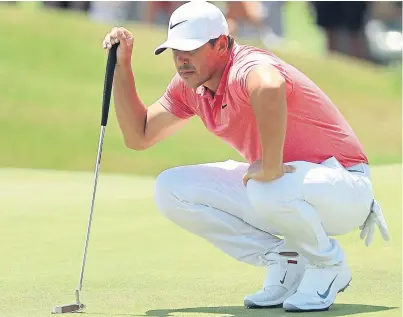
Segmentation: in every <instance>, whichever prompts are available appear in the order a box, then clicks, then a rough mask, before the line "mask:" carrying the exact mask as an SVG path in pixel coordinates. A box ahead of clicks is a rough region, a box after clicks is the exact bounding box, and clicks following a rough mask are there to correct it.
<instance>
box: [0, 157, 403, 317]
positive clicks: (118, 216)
mask: <svg viewBox="0 0 403 317" xmlns="http://www.w3.org/2000/svg"><path fill="white" fill-rule="evenodd" d="M101 169H102V168H101ZM373 180H374V186H375V191H376V195H377V198H378V200H379V202H380V203H381V205H382V206H383V208H384V212H385V216H386V217H387V221H388V224H389V227H390V231H391V237H392V240H391V241H390V242H389V243H385V242H383V241H382V240H381V238H380V235H379V233H378V232H377V235H376V239H375V242H374V244H373V245H372V246H371V247H370V248H366V247H365V246H364V243H363V241H361V240H359V238H358V236H359V232H358V230H357V231H356V232H354V233H351V234H349V235H348V236H345V237H343V238H342V239H341V240H342V243H343V245H344V246H345V247H346V251H347V255H348V257H349V262H350V266H351V269H352V271H353V282H352V285H351V287H350V288H349V289H348V290H347V291H346V292H345V293H344V294H341V295H340V296H339V297H338V298H337V301H336V303H335V305H333V306H332V308H331V310H330V311H329V312H327V313H316V314H310V313H309V314H304V316H311V315H312V316H348V315H352V316H356V317H364V316H368V317H369V316H376V317H392V316H401V309H400V307H401V305H400V304H401V285H402V283H401V209H402V208H401V207H402V206H401V190H402V188H401V181H400V180H401V167H400V166H397V165H394V166H392V165H391V166H380V167H374V168H373ZM92 182H93V174H92V173H86V172H83V173H80V172H55V171H42V170H28V169H0V206H1V209H0V229H1V233H2V234H1V248H2V257H1V261H0V272H1V274H0V298H1V304H0V316H1V317H17V316H18V317H22V316H24V317H25V316H30V317H39V316H50V311H51V308H52V307H54V306H56V305H62V304H67V303H71V302H73V301H74V289H75V287H76V285H77V282H78V277H79V273H80V265H81V256H82V251H83V244H84V238H85V231H86V226H87V218H88V213H89V206H90V200H91V192H92ZM153 183H154V180H153V178H139V177H132V176H128V175H117V174H105V173H101V174H100V178H99V182H98V192H97V199H96V203H95V211H94V218H93V225H92V230H91V236H90V243H89V249H88V252H89V253H88V257H87V266H86V271H85V276H84V286H83V293H82V296H83V301H84V302H85V303H86V304H87V306H88V307H87V309H86V310H85V315H90V316H155V317H165V316H175V317H176V316H192V317H193V316H225V317H241V316H290V315H292V314H286V313H284V312H283V311H282V309H274V310H257V311H256V310H253V311H251V310H246V309H244V308H243V307H242V302H243V297H244V295H246V294H248V293H250V292H254V291H255V290H257V289H258V288H259V287H260V285H261V282H262V278H263V274H264V270H263V269H259V268H254V267H250V266H248V265H246V264H242V263H238V262H236V261H234V260H232V259H231V258H229V257H228V256H226V255H224V254H222V253H220V252H219V251H218V250H216V249H215V248H214V247H212V246H211V245H209V244H208V243H207V242H205V241H204V240H202V239H200V238H198V237H196V236H193V235H191V234H189V233H188V232H186V231H184V230H182V229H178V228H177V227H176V226H175V225H173V224H172V223H170V222H169V221H167V220H166V219H164V218H163V217H162V216H160V215H159V214H158V211H157V210H156V208H155V206H154V204H153V200H152V195H153ZM298 316H300V315H298Z"/></svg>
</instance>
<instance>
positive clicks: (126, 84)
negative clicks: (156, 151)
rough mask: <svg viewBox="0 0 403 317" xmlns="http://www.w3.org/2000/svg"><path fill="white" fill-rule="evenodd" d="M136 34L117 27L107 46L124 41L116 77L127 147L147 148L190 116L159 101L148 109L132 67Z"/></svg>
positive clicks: (115, 89) (107, 38) (115, 93)
mask: <svg viewBox="0 0 403 317" xmlns="http://www.w3.org/2000/svg"><path fill="white" fill-rule="evenodd" d="M133 42H134V38H133V34H132V33H130V32H129V31H128V30H127V29H125V28H113V29H112V31H111V32H110V33H108V34H107V35H106V36H105V39H104V41H103V48H104V49H106V50H109V49H110V48H111V47H112V45H113V44H115V43H120V45H119V46H118V49H117V61H116V68H115V74H114V80H113V98H114V103H115V113H116V117H117V120H118V122H119V127H120V130H121V131H122V134H123V138H124V141H125V144H126V146H127V147H129V148H131V149H135V150H144V149H147V148H149V147H150V146H152V145H154V144H155V143H157V142H158V141H161V140H163V139H164V138H166V137H168V136H169V135H171V134H173V133H174V132H176V131H177V130H178V129H179V128H181V127H182V126H183V125H184V124H185V123H186V121H187V120H185V119H180V118H178V117H176V116H175V115H173V114H171V113H170V112H168V111H167V110H166V109H165V108H164V107H163V106H162V105H160V104H159V103H154V104H153V105H151V106H150V107H149V108H148V109H147V107H146V106H145V105H144V103H143V102H142V101H141V99H140V97H139V95H138V93H137V90H136V85H135V81H134V75H133V71H132V68H131V57H132V51H133Z"/></svg>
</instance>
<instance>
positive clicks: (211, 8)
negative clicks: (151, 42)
mask: <svg viewBox="0 0 403 317" xmlns="http://www.w3.org/2000/svg"><path fill="white" fill-rule="evenodd" d="M228 34H229V31H228V23H227V20H226V19H225V17H224V14H223V13H222V12H221V10H220V9H219V8H218V7H216V6H215V5H213V4H211V3H209V2H206V1H190V2H187V3H185V4H183V5H181V6H180V7H179V8H177V9H176V10H175V11H174V12H173V13H172V15H171V18H170V19H169V26H168V39H167V40H166V41H165V42H164V43H162V44H161V45H160V46H158V47H157V48H156V49H155V51H154V54H155V55H159V54H161V53H162V52H163V51H165V50H166V49H167V48H172V49H177V50H180V51H192V50H195V49H197V48H199V47H201V46H203V45H204V44H206V43H207V42H208V41H209V40H211V39H214V38H218V37H219V36H221V35H228Z"/></svg>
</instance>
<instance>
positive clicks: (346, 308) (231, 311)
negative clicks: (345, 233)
mask: <svg viewBox="0 0 403 317" xmlns="http://www.w3.org/2000/svg"><path fill="white" fill-rule="evenodd" d="M397 308H398V307H386V306H373V305H359V304H334V305H333V306H332V307H331V308H330V309H329V311H327V312H322V314H321V315H318V313H305V314H303V315H304V316H307V315H309V316H318V317H319V316H324V315H323V314H325V316H326V317H336V316H349V315H355V314H364V313H373V312H381V311H387V310H392V309H397ZM179 313H185V314H184V316H191V315H190V313H204V314H209V313H210V314H214V315H220V316H223V317H224V316H225V317H245V316H253V317H263V316H264V317H270V316H276V317H277V316H292V315H298V316H302V315H301V314H300V313H286V312H285V311H284V310H283V309H282V308H271V309H246V308H245V307H243V306H223V307H189V308H177V309H155V310H149V311H147V312H145V315H133V314H113V313H112V314H108V316H132V317H170V316H179ZM84 314H85V313H84ZM88 315H103V314H102V313H101V314H99V313H88Z"/></svg>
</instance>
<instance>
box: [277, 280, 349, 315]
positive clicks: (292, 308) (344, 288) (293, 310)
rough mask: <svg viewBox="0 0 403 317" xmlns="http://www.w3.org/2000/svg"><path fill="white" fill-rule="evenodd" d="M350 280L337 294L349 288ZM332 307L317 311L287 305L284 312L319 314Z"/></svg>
mask: <svg viewBox="0 0 403 317" xmlns="http://www.w3.org/2000/svg"><path fill="white" fill-rule="evenodd" d="M351 280H352V279H350V281H349V282H348V283H347V285H346V286H344V287H343V288H342V289H340V290H339V291H338V292H337V293H343V292H344V291H345V290H346V288H347V287H349V286H350V283H351ZM332 305H333V303H331V304H330V305H329V306H327V307H324V308H319V309H301V308H298V307H295V306H292V305H288V307H287V309H285V311H286V312H292V313H308V312H319V311H328V310H329V308H330V307H331V306H332Z"/></svg>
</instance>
